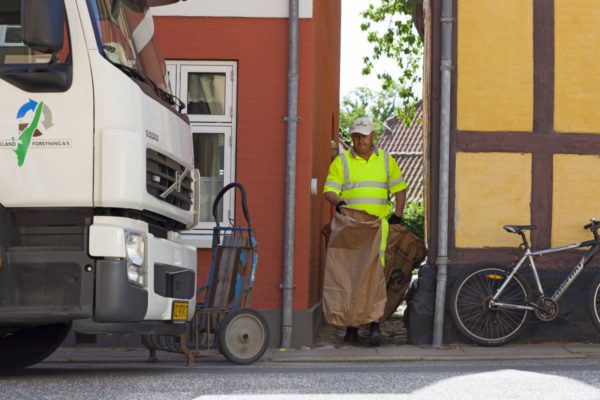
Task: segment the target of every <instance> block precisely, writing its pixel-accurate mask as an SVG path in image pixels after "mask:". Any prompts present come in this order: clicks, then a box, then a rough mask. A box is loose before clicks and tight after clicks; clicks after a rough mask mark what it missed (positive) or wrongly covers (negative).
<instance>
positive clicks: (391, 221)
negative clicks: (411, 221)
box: [388, 214, 402, 225]
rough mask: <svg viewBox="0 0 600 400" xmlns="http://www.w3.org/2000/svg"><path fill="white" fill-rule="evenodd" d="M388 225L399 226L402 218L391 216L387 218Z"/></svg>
mask: <svg viewBox="0 0 600 400" xmlns="http://www.w3.org/2000/svg"><path fill="white" fill-rule="evenodd" d="M388 223H389V224H390V225H394V224H401V223H402V217H399V216H397V215H396V214H392V216H391V217H389V218H388Z"/></svg>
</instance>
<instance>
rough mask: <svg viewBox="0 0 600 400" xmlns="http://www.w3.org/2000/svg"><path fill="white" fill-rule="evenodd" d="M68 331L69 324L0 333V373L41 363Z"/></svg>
mask: <svg viewBox="0 0 600 400" xmlns="http://www.w3.org/2000/svg"><path fill="white" fill-rule="evenodd" d="M69 329H71V324H70V323H69V324H54V325H45V326H36V327H27V328H22V329H19V330H16V331H13V332H7V333H0V371H5V372H6V371H8V370H11V371H14V370H18V369H22V368H26V367H29V366H30V365H34V364H37V363H38V362H40V361H42V360H43V359H45V358H46V357H48V356H49V355H50V354H52V353H53V352H54V351H55V350H56V349H57V348H58V346H60V345H61V344H62V342H63V340H64V339H65V337H66V336H67V334H68V333H69Z"/></svg>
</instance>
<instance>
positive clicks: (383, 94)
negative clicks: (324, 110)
mask: <svg viewBox="0 0 600 400" xmlns="http://www.w3.org/2000/svg"><path fill="white" fill-rule="evenodd" d="M399 103H400V99H399V97H398V90H397V87H396V85H395V83H392V86H391V88H389V89H387V90H382V91H373V90H371V89H369V88H364V87H361V88H358V89H355V90H354V91H352V92H350V93H349V94H348V95H347V96H345V97H344V98H343V99H342V104H341V107H340V139H341V140H342V141H344V142H345V143H346V144H348V145H351V144H352V137H351V135H350V126H351V125H352V122H353V121H354V120H355V119H357V118H360V117H369V118H370V119H371V120H372V121H373V123H374V124H375V132H376V141H377V140H379V137H380V136H381V134H382V133H383V132H385V129H386V125H385V124H386V121H387V120H388V119H390V118H391V117H393V116H394V115H395V114H396V110H397V108H398V104H399Z"/></svg>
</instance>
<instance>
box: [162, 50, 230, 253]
mask: <svg viewBox="0 0 600 400" xmlns="http://www.w3.org/2000/svg"><path fill="white" fill-rule="evenodd" d="M166 64H167V71H168V73H169V79H170V81H171V85H172V90H173V93H174V94H175V95H176V96H177V97H179V98H180V99H181V101H183V102H184V104H186V105H187V76H188V73H190V72H191V73H196V72H199V73H225V74H226V97H225V115H224V116H223V115H199V114H192V115H189V114H188V117H189V119H190V124H191V128H192V134H193V135H196V134H202V133H223V134H224V160H225V162H224V166H223V167H224V171H223V185H224V186H226V185H228V184H229V183H231V182H234V181H235V155H236V122H237V110H236V103H237V101H236V98H237V62H234V61H200V60H166ZM184 111H185V110H184ZM235 196H236V193H235V190H233V189H232V190H230V191H228V192H227V193H226V194H225V196H223V199H222V200H221V202H222V204H223V221H220V224H221V225H223V226H228V225H229V219H230V218H232V217H234V216H235ZM209 214H210V215H211V216H212V204H211V205H210V211H209ZM214 226H215V223H214V222H200V223H199V224H198V225H197V226H196V227H195V228H193V229H191V230H189V231H185V232H182V235H181V239H182V240H183V241H184V242H185V243H187V244H190V245H192V246H196V247H199V248H210V247H212V229H213V227H214Z"/></svg>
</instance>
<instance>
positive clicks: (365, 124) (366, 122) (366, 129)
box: [350, 117, 375, 136]
mask: <svg viewBox="0 0 600 400" xmlns="http://www.w3.org/2000/svg"><path fill="white" fill-rule="evenodd" d="M374 130H375V125H374V124H373V122H372V121H371V120H370V119H369V118H365V117H362V118H358V119H357V120H355V121H354V122H353V123H352V127H351V128H350V133H351V134H352V133H359V134H361V135H365V136H369V135H370V134H371V132H373V131H374Z"/></svg>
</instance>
